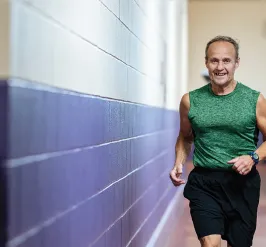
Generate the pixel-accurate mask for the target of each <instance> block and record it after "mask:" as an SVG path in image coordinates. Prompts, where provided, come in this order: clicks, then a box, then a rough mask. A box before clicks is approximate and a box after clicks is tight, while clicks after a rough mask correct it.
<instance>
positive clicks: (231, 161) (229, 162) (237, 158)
mask: <svg viewBox="0 0 266 247" xmlns="http://www.w3.org/2000/svg"><path fill="white" fill-rule="evenodd" d="M238 160H239V157H236V158H234V159H232V160H229V161H227V163H228V164H234V163H236V162H237V161H238Z"/></svg>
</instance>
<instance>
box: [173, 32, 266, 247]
mask: <svg viewBox="0 0 266 247" xmlns="http://www.w3.org/2000/svg"><path fill="white" fill-rule="evenodd" d="M239 61H240V59H239V46H238V43H237V42H236V41H235V40H234V39H232V38H230V37H227V36H217V37H215V38H214V39H212V40H210V41H209V42H208V44H207V46H206V50H205V64H206V67H207V69H208V72H209V76H210V83H209V84H207V85H205V86H203V87H201V88H199V89H196V90H194V91H191V92H189V93H188V94H185V95H184V96H183V97H182V100H181V103H180V133H179V136H178V139H177V143H176V161H175V165H174V167H173V169H172V171H171V172H170V178H171V180H172V182H173V184H174V185H175V186H179V185H181V184H184V183H185V181H184V180H183V179H182V178H181V174H182V168H183V164H184V163H185V161H186V159H187V157H188V155H189V153H190V151H191V146H192V144H193V143H194V147H195V149H194V154H193V164H194V169H193V170H192V172H191V173H190V174H189V177H188V181H187V183H186V185H185V188H184V196H185V198H187V199H188V200H189V202H190V204H189V205H190V212H191V217H192V220H193V224H194V227H195V231H196V233H197V236H198V238H199V240H200V243H201V246H202V247H214V246H215V247H216V246H217V247H218V246H221V239H224V240H226V241H227V243H228V246H231V247H250V246H252V241H253V236H254V233H255V230H256V221H257V208H258V204H259V197H260V175H259V173H258V171H257V169H256V164H258V162H259V161H260V160H262V159H265V157H266V143H265V142H264V143H263V144H262V145H261V146H260V147H259V148H257V141H258V133H259V131H261V132H262V133H263V135H264V136H266V100H265V99H264V97H263V95H262V94H261V93H259V92H257V91H255V90H253V89H251V88H249V87H247V86H245V85H244V84H242V83H241V82H238V81H236V80H235V79H234V73H235V70H236V69H237V68H238V66H239Z"/></svg>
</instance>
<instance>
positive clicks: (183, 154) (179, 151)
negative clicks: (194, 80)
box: [174, 94, 193, 168]
mask: <svg viewBox="0 0 266 247" xmlns="http://www.w3.org/2000/svg"><path fill="white" fill-rule="evenodd" d="M189 109H190V101H189V94H185V95H184V96H183V97H182V99H181V103H180V131H179V136H178V138H177V141H176V145H175V154H176V160H175V166H174V168H177V167H178V166H179V165H180V164H184V163H185V162H186V160H187V157H188V155H189V154H190V152H191V147H192V144H193V134H192V128H191V124H190V121H189V119H188V112H189Z"/></svg>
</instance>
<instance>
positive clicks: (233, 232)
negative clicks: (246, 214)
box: [224, 219, 255, 247]
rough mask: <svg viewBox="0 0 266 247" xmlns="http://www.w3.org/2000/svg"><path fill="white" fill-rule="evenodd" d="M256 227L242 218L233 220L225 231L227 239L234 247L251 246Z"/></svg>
mask: <svg viewBox="0 0 266 247" xmlns="http://www.w3.org/2000/svg"><path fill="white" fill-rule="evenodd" d="M254 233H255V228H254V227H251V226H249V225H247V224H246V223H245V222H243V221H242V220H240V219H239V220H235V221H233V222H231V223H230V224H229V225H228V227H227V229H226V232H225V236H224V237H225V239H226V240H227V242H228V244H229V246H232V247H250V246H252V241H253V236H254Z"/></svg>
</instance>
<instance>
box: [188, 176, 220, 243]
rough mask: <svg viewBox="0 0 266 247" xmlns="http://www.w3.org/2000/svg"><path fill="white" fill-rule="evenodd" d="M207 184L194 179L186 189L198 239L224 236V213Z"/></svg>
mask: <svg viewBox="0 0 266 247" xmlns="http://www.w3.org/2000/svg"><path fill="white" fill-rule="evenodd" d="M204 184H205V182H204V181H201V180H200V179H198V178H197V179H196V178H195V177H193V180H192V179H191V180H189V181H188V182H187V184H186V186H185V189H184V196H185V198H187V199H188V200H189V206H190V213H191V218H192V221H193V225H194V228H195V231H196V233H197V236H198V238H199V239H200V238H202V237H205V236H209V235H214V234H216V235H223V234H224V216H223V211H222V208H221V206H220V204H219V203H218V201H217V199H216V198H215V197H213V196H212V194H211V193H210V191H209V189H210V188H209V186H208V188H205V186H204ZM205 185H206V184H205Z"/></svg>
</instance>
